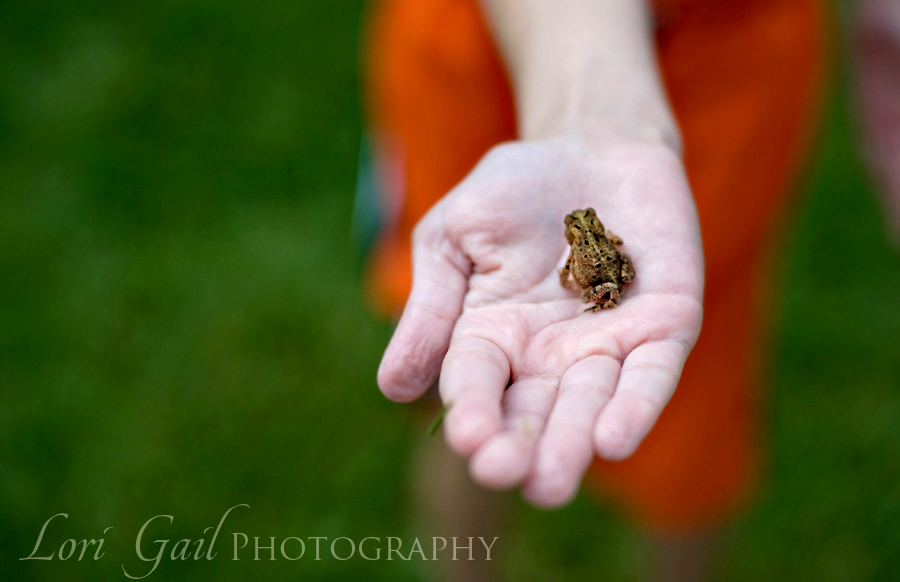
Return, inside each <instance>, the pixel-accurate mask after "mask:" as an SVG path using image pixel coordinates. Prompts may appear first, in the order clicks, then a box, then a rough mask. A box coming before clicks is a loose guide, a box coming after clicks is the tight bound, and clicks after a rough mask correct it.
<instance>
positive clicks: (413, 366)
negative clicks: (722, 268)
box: [378, 0, 703, 505]
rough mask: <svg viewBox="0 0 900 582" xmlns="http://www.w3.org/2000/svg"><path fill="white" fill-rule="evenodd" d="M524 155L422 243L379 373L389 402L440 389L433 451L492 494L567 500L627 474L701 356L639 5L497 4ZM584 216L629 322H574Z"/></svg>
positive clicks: (441, 211) (451, 208)
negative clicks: (615, 265)
mask: <svg viewBox="0 0 900 582" xmlns="http://www.w3.org/2000/svg"><path fill="white" fill-rule="evenodd" d="M489 14H490V18H489V20H490V22H492V23H493V26H494V28H495V29H496V35H497V36H498V38H499V40H500V45H501V47H502V50H503V52H504V53H505V54H506V58H507V60H508V63H509V66H510V70H511V74H512V77H513V81H514V85H515V87H514V88H515V92H516V97H517V106H518V107H517V109H518V111H519V115H520V134H521V136H522V138H523V139H522V140H521V141H517V142H513V143H508V144H502V145H500V146H497V147H495V148H494V149H493V150H492V151H490V152H489V153H488V154H487V155H486V156H485V157H484V158H482V160H481V161H480V162H479V164H478V165H477V166H476V168H475V169H474V170H473V171H472V172H471V173H470V174H469V175H468V176H467V177H466V178H465V180H463V182H461V183H460V184H459V185H458V186H457V187H456V188H454V189H453V190H452V191H451V192H450V193H448V194H447V195H446V196H445V197H444V198H443V199H442V200H441V201H440V202H439V203H438V204H437V205H435V206H434V207H433V208H432V209H431V210H430V211H429V212H428V213H427V214H426V215H425V217H423V219H422V220H421V221H420V223H419V224H418V225H417V227H416V229H415V232H414V235H413V288H412V291H411V293H410V297H409V300H408V302H407V305H406V307H405V308H404V312H403V315H402V316H401V318H400V321H399V322H398V324H397V328H396V330H395V332H394V336H393V337H392V338H391V342H390V344H389V345H388V348H387V350H386V351H385V354H384V357H383V359H382V362H381V366H380V368H379V372H378V383H379V386H380V387H381V389H382V391H383V392H384V393H385V395H387V396H388V397H390V398H392V399H394V400H400V401H408V400H412V399H415V398H418V397H419V396H421V395H422V394H423V393H424V392H425V391H426V390H427V389H428V388H429V387H430V386H431V385H432V384H433V383H434V382H435V380H437V379H438V376H439V377H440V381H439V388H440V394H441V397H442V399H443V400H444V402H445V403H452V406H451V407H450V408H449V411H448V412H447V415H446V418H445V422H444V434H445V437H446V439H447V441H448V443H449V445H450V446H451V448H453V449H454V450H455V451H456V452H457V453H459V454H461V455H463V456H466V457H469V458H470V464H469V467H470V472H471V474H472V476H473V478H474V479H475V480H476V481H478V482H479V483H481V484H482V485H484V486H486V487H491V488H509V487H514V486H519V485H521V486H523V488H524V493H525V495H526V496H527V497H528V498H529V499H530V500H531V501H532V502H534V503H536V504H539V505H558V504H561V503H564V502H566V501H568V500H569V499H571V498H572V496H574V494H575V492H576V491H577V488H578V485H579V483H580V480H581V477H582V476H583V474H584V472H585V471H586V469H587V467H588V466H589V465H590V463H591V460H592V459H593V457H594V455H595V454H599V455H601V456H603V457H605V458H608V459H622V458H625V457H628V456H629V455H631V454H632V453H633V452H634V450H635V449H636V448H637V447H638V445H639V444H640V442H641V441H642V440H643V438H644V436H646V434H647V432H649V430H650V428H651V427H652V426H653V424H654V423H655V422H656V419H657V417H658V416H659V414H660V412H661V411H662V409H663V407H664V406H665V405H666V403H667V402H668V400H669V398H670V397H671V395H672V393H673V392H674V390H675V387H676V385H677V383H678V379H679V376H680V374H681V369H682V367H683V365H684V362H685V359H686V358H687V355H688V352H689V351H690V349H691V348H692V346H693V344H694V342H695V341H696V338H697V334H698V333H699V328H700V319H701V313H702V308H701V305H702V289H703V258H702V249H701V245H700V236H699V227H698V224H697V216H696V211H695V208H694V202H693V199H692V197H691V193H690V190H689V188H688V185H687V180H686V178H685V176H684V168H683V166H682V163H681V159H680V156H679V153H678V137H677V132H676V130H675V124H674V122H673V120H672V116H671V113H670V112H669V109H668V107H667V105H666V100H665V97H664V95H663V92H662V89H661V86H660V82H659V79H658V74H657V70H656V65H655V63H654V60H653V58H652V50H651V46H652V45H651V33H650V29H649V26H648V24H647V15H646V12H645V8H643V5H642V4H641V3H639V2H635V1H634V0H609V1H604V2H597V1H587V0H585V1H581V2H575V1H570V2H567V3H564V4H562V5H561V4H559V3H557V4H556V5H555V6H553V7H551V3H550V2H548V1H546V0H527V1H518V0H516V1H514V0H496V1H493V2H492V3H491V4H490V5H489ZM589 206H593V207H594V208H596V209H598V212H599V213H600V218H601V220H602V222H603V223H604V224H605V225H606V226H607V227H609V228H610V229H612V230H613V231H615V232H616V233H617V234H618V235H619V236H621V237H622V239H624V241H625V247H624V250H625V252H627V253H628V254H629V255H630V256H631V259H632V261H633V263H634V269H635V271H636V272H637V275H636V277H635V280H634V281H633V282H632V283H631V284H630V285H629V287H628V289H627V290H626V293H625V296H624V299H623V300H622V303H621V304H620V305H619V306H618V307H616V308H615V309H611V310H607V311H604V312H602V313H587V314H586V313H583V310H584V305H583V304H582V303H581V302H580V301H579V298H578V294H577V293H576V292H573V291H570V290H566V289H564V288H563V287H562V286H561V285H560V282H559V275H558V270H559V268H560V267H561V266H562V265H563V264H564V262H565V258H566V255H567V251H568V246H567V244H566V240H565V237H564V226H563V217H564V216H565V215H566V214H568V213H570V212H572V211H573V210H575V209H579V208H586V207H589Z"/></svg>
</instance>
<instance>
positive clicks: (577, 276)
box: [559, 208, 634, 311]
mask: <svg viewBox="0 0 900 582" xmlns="http://www.w3.org/2000/svg"><path fill="white" fill-rule="evenodd" d="M565 223H566V240H567V241H568V243H569V245H570V246H571V247H572V249H571V251H570V252H569V258H567V259H566V266H565V267H563V268H562V270H560V272H559V282H560V284H562V286H563V287H565V288H567V289H576V290H577V289H581V290H582V292H581V302H582V303H592V302H593V303H594V304H595V305H594V306H593V307H589V308H588V309H585V311H596V310H597V309H612V308H613V307H615V306H616V305H618V304H619V301H620V295H621V293H622V291H623V290H624V289H625V285H626V284H627V283H629V282H630V281H631V280H632V279H634V267H633V266H632V265H631V259H629V258H628V255H626V254H625V253H622V252H619V249H617V248H616V247H619V246H621V245H622V239H620V238H619V237H617V236H616V235H614V234H613V233H611V232H609V231H608V230H606V229H605V228H603V224H602V223H601V222H600V220H599V219H598V218H597V213H596V212H595V211H594V209H593V208H586V209H584V210H575V211H574V212H572V214H569V215H567V216H566V218H565ZM570 276H571V278H570Z"/></svg>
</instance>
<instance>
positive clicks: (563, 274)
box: [559, 251, 578, 289]
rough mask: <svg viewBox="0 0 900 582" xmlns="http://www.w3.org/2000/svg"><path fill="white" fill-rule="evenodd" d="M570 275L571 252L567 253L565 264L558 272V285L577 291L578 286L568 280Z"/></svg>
mask: <svg viewBox="0 0 900 582" xmlns="http://www.w3.org/2000/svg"><path fill="white" fill-rule="evenodd" d="M571 273H572V251H569V256H568V257H566V264H565V266H563V268H562V269H560V270H559V284H560V285H562V286H563V287H564V288H565V289H578V285H576V284H575V282H574V281H572V279H570V278H569V275H570V274H571Z"/></svg>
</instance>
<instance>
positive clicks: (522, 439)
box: [469, 377, 557, 489]
mask: <svg viewBox="0 0 900 582" xmlns="http://www.w3.org/2000/svg"><path fill="white" fill-rule="evenodd" d="M556 386H557V381H556V379H555V378H537V377H532V378H523V379H520V380H517V381H516V382H515V383H514V384H513V385H512V386H510V387H509V389H508V390H507V391H506V393H505V394H504V395H503V409H504V414H505V415H506V422H505V424H504V429H503V431H502V432H500V433H498V434H496V435H494V436H492V437H490V438H489V439H488V440H487V441H486V442H485V443H484V444H483V445H482V446H481V448H479V449H478V451H477V452H476V453H475V454H474V455H473V456H472V461H471V463H470V464H469V468H470V471H471V473H472V478H473V479H475V481H476V482H478V483H479V484H481V485H482V486H484V487H488V488H490V489H508V488H510V487H513V486H515V485H518V484H519V483H521V482H522V480H523V479H525V476H526V475H527V474H528V472H529V470H530V469H531V466H532V459H533V457H534V448H535V443H536V442H537V439H538V437H539V436H540V435H541V433H542V432H543V430H544V424H545V423H546V421H547V417H548V416H549V414H550V410H551V409H552V408H553V401H554V399H555V398H556Z"/></svg>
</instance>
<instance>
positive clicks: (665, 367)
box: [594, 339, 691, 461]
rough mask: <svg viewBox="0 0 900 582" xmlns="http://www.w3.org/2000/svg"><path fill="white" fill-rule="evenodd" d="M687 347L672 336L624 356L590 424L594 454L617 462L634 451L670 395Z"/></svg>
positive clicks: (688, 350) (679, 373) (676, 380)
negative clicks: (616, 379) (608, 396)
mask: <svg viewBox="0 0 900 582" xmlns="http://www.w3.org/2000/svg"><path fill="white" fill-rule="evenodd" d="M690 349H691V345H690V343H689V342H686V341H679V340H674V339H673V340H665V341H659V342H653V343H648V344H643V345H641V346H638V347H637V348H635V349H634V350H633V351H632V352H631V353H630V354H629V355H628V357H627V358H626V359H625V363H624V364H623V365H622V373H621V375H620V377H619V383H618V386H617V388H616V392H615V394H614V395H613V396H612V398H611V399H610V400H609V403H608V404H607V405H606V407H605V408H604V409H603V411H602V412H601V413H600V417H599V418H598V419H597V423H596V426H595V427H594V446H595V447H596V451H597V454H598V455H600V456H601V457H603V458H605V459H609V460H611V461H618V460H622V459H625V458H627V457H629V456H631V454H632V453H634V451H635V450H636V449H637V447H638V445H639V444H640V443H641V441H642V440H644V437H645V436H647V433H648V432H650V429H651V428H652V427H653V424H654V423H655V422H656V419H657V418H658V417H659V414H660V412H662V409H663V407H664V406H665V405H666V403H667V402H668V401H669V398H671V397H672V393H673V392H674V391H675V386H676V385H677V384H678V379H679V377H680V376H681V369H682V368H683V367H684V362H685V360H686V359H687V356H688V353H689V352H690Z"/></svg>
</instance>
